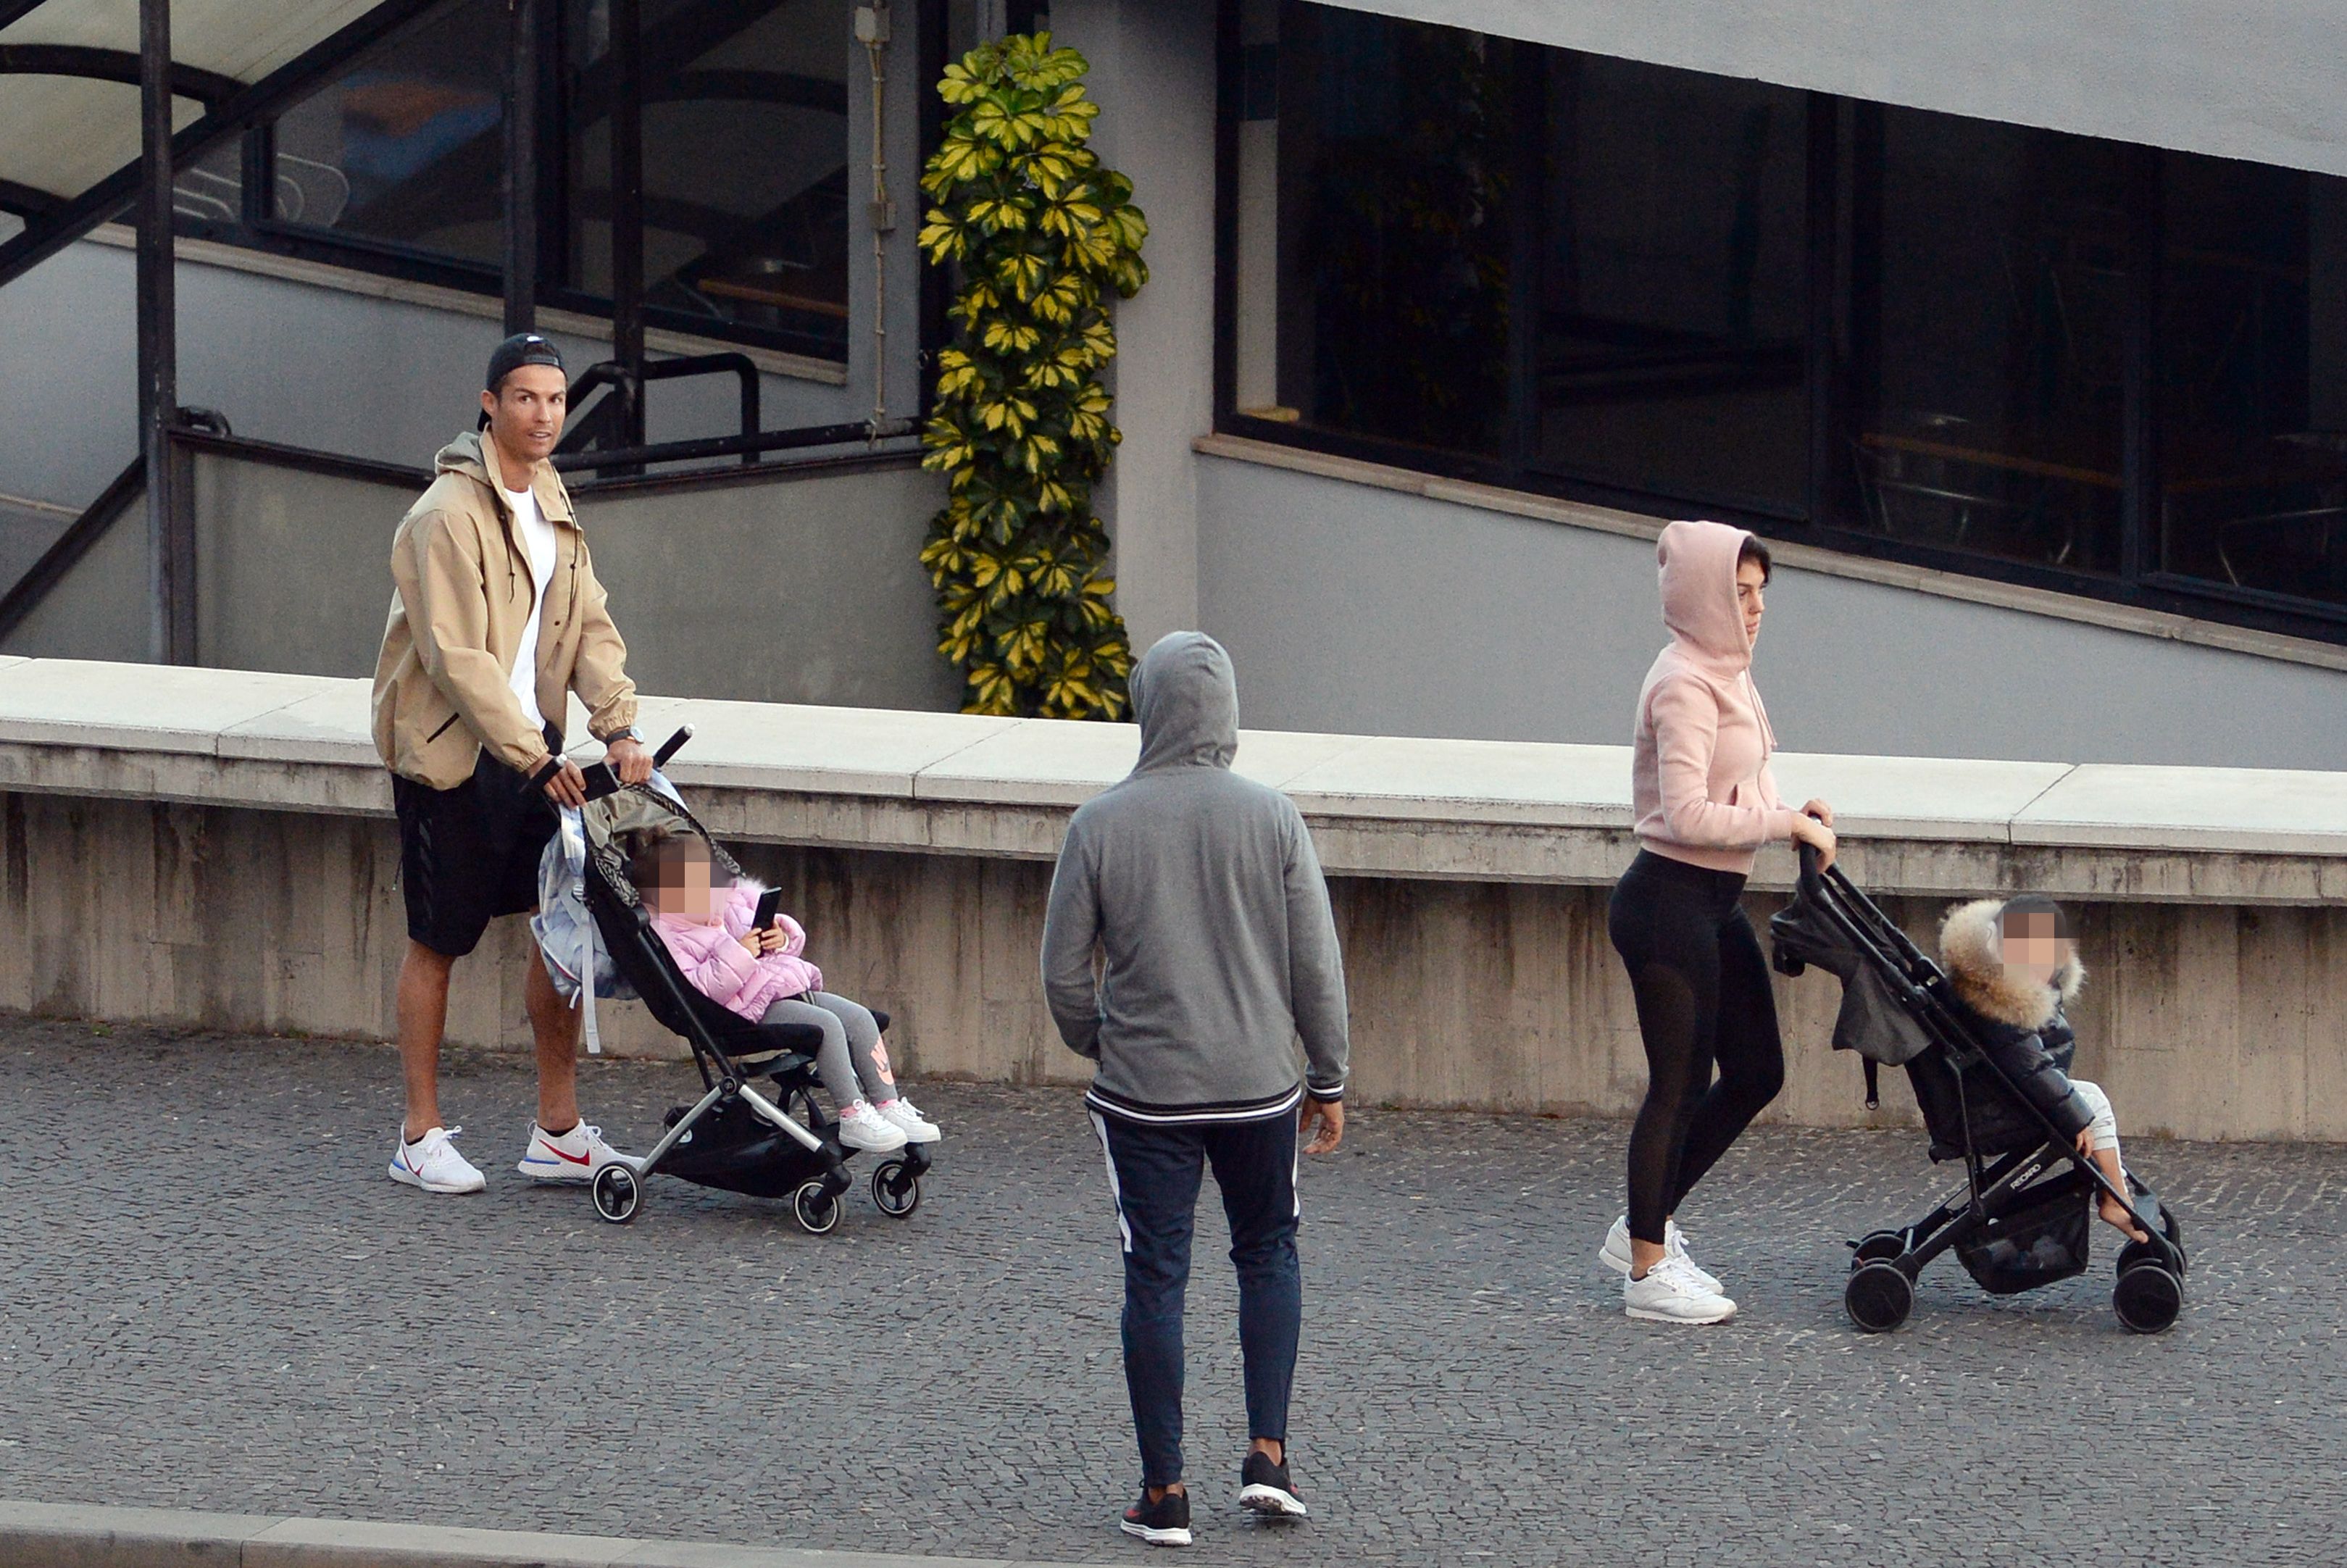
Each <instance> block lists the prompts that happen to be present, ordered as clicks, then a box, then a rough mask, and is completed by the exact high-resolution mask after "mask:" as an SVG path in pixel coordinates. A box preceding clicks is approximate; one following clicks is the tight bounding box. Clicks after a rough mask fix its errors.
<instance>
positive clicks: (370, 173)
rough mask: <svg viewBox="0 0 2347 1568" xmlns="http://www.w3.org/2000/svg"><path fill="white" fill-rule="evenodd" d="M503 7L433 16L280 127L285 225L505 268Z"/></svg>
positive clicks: (499, 3) (494, 4) (467, 7)
mask: <svg viewBox="0 0 2347 1568" xmlns="http://www.w3.org/2000/svg"><path fill="white" fill-rule="evenodd" d="M505 71H506V6H505V4H504V0H465V3H464V4H462V5H456V6H455V7H453V8H451V9H448V10H445V11H441V12H437V13H436V14H435V15H433V17H432V19H431V20H430V21H428V22H426V23H425V24H424V25H423V26H419V27H416V28H415V29H413V30H412V31H410V32H408V33H406V34H405V35H403V36H401V37H400V38H399V39H398V40H397V41H396V42H395V43H394V44H393V45H392V46H391V47H389V48H388V49H385V50H384V51H383V52H382V53H380V54H378V55H374V56H370V57H369V58H368V60H367V61H366V63H365V64H364V65H363V66H361V67H359V68H357V69H356V70H354V71H352V72H350V73H349V74H348V75H346V76H344V77H341V78H340V79H338V80H337V81H335V82H334V83H333V85H332V86H330V87H324V88H322V89H321V90H319V91H318V92H316V93H314V94H313V95H311V97H308V98H306V99H304V100H303V101H302V104H301V106H300V107H299V108H295V109H293V110H292V111H291V112H289V113H287V114H285V115H283V116H282V117H281V118H279V119H278V121H277V191H276V211H277V216H278V218H279V219H280V220H282V221H284V222H287V223H301V224H304V225H307V226H309V227H312V228H318V229H331V230H333V231H335V232H336V233H341V234H352V235H358V236H363V237H364V238H367V239H371V240H383V241H392V242H394V243H396V244H401V245H408V246H413V247H415V249H417V250H421V251H436V252H437V253H439V254H441V255H446V256H456V257H461V258H463V259H465V260H467V261H481V262H486V263H487V264H488V265H490V266H492V267H496V266H501V265H502V264H503V262H504V258H505V199H504V197H503V195H502V194H501V192H500V191H499V189H498V175H499V172H500V170H501V169H503V167H504V164H505V131H504V118H505V117H504V105H503V97H504V91H505Z"/></svg>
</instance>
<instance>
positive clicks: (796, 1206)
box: [791, 1182, 846, 1235]
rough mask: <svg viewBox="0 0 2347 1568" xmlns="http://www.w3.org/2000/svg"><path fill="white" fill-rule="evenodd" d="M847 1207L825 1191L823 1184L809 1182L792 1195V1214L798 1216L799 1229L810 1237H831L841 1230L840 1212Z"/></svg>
mask: <svg viewBox="0 0 2347 1568" xmlns="http://www.w3.org/2000/svg"><path fill="white" fill-rule="evenodd" d="M845 1206H846V1205H844V1204H841V1203H840V1201H839V1199H838V1198H837V1197H836V1196H835V1195H834V1194H830V1193H827V1192H825V1191H824V1190H823V1184H822V1183H821V1182H807V1183H805V1184H802V1185H801V1186H800V1188H799V1190H798V1191H797V1192H795V1193H794V1194H791V1213H792V1214H795V1215H797V1216H798V1222H799V1228H800V1229H801V1230H804V1231H805V1232H806V1233H807V1235H830V1234H831V1233H832V1232H833V1231H835V1230H837V1229H838V1228H839V1212H840V1210H841V1209H842V1208H843V1207H845Z"/></svg>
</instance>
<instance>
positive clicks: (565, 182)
mask: <svg viewBox="0 0 2347 1568" xmlns="http://www.w3.org/2000/svg"><path fill="white" fill-rule="evenodd" d="M465 3H466V0H446V5H441V6H436V7H433V8H431V9H429V10H427V11H425V13H424V14H423V15H419V16H417V17H415V19H414V20H413V21H411V22H410V23H408V24H407V25H406V26H403V27H401V28H399V29H398V30H397V31H396V32H395V33H393V34H392V35H390V36H387V37H385V38H384V39H383V40H382V41H381V42H380V43H379V44H377V45H376V46H374V48H373V49H370V50H369V51H367V53H366V54H365V55H363V56H360V57H359V58H357V59H355V60H353V61H351V62H348V63H347V64H346V66H345V67H344V68H345V69H346V70H349V69H356V68H359V67H362V66H364V63H365V61H366V60H367V59H368V58H369V57H371V56H374V54H375V53H377V52H379V51H381V50H384V49H389V48H393V47H396V46H397V45H398V44H399V43H400V42H401V41H402V40H403V39H405V38H406V37H408V36H411V35H412V34H413V33H414V32H415V30H416V29H418V28H420V27H423V26H427V25H429V24H430V23H431V22H432V21H433V20H434V19H436V17H438V16H440V15H443V14H444V13H445V12H446V10H448V9H449V8H452V7H453V6H455V5H460V4H465ZM562 9H563V8H562V7H561V5H559V4H554V3H551V0H549V3H548V4H545V5H540V6H539V7H538V27H539V39H538V93H537V99H538V106H537V108H538V126H537V139H538V147H539V149H541V153H542V154H544V155H543V156H541V157H540V158H539V159H538V170H537V173H538V200H537V202H536V208H537V215H538V247H537V251H538V276H537V279H536V281H535V282H536V288H537V296H538V302H539V303H540V304H541V305H544V306H546V307H548V308H549V309H554V310H564V311H570V312H573V313H578V314H581V315H588V316H592V317H596V318H598V319H601V320H609V319H610V316H611V313H612V307H613V302H612V301H611V300H610V299H609V298H608V297H605V296H603V295H600V294H595V293H591V292H588V291H586V290H583V289H579V288H577V287H574V286H573V285H572V283H571V282H570V278H569V203H570V188H569V172H568V169H569V165H568V159H567V157H557V156H553V155H552V153H551V152H549V151H548V149H556V150H559V149H565V148H567V146H568V139H567V135H568V114H569V106H568V104H567V103H566V102H565V101H564V99H565V93H564V90H563V86H564V85H563V78H562V71H561V59H562V56H561V42H562V26H563V15H562ZM907 9H908V10H912V11H914V12H915V13H916V14H917V16H916V21H917V27H918V37H917V45H918V47H919V49H920V54H921V59H922V61H923V66H924V71H925V74H927V75H928V76H929V77H930V78H931V79H934V78H935V77H936V76H937V75H940V74H942V71H943V65H942V61H941V60H940V63H939V65H938V71H937V72H928V71H927V67H928V62H929V60H930V58H931V56H932V55H933V54H934V53H936V50H935V49H933V47H932V45H931V42H930V39H931V37H932V36H933V35H937V34H938V33H939V32H941V26H932V25H931V20H932V16H933V15H938V16H940V17H941V15H942V11H943V6H942V5H941V4H938V3H937V0H916V4H915V5H911V6H908V7H907ZM843 47H844V45H843ZM940 47H941V45H940ZM925 97H934V95H925ZM276 118H277V117H275V116H272V117H271V118H269V119H267V120H264V121H262V122H261V124H259V125H257V126H255V127H254V128H251V130H248V131H246V132H245V133H244V135H243V138H242V139H241V148H240V153H239V164H240V169H241V176H242V179H241V210H240V212H239V216H238V220H237V221H235V222H233V223H230V222H223V221H221V220H218V219H207V218H195V217H190V216H188V215H185V214H182V215H181V216H180V217H179V220H178V221H177V222H176V224H175V225H174V227H175V229H176V230H177V231H178V232H179V233H181V234H183V235H186V236H188V237H189V238H191V239H200V240H211V241H220V242H223V243H227V244H231V245H239V246H241V247H243V248H245V249H247V250H254V251H265V252H268V253H271V254H274V255H280V256H288V257H292V258H295V259H298V260H302V261H315V262H319V263H322V264H323V265H328V266H337V267H345V268H349V269H351V270H352V271H354V272H372V273H374V274H376V275H378V276H381V277H389V278H396V279H399V280H400V281H402V282H413V283H428V284H433V285H436V286H438V287H441V288H452V289H458V290H462V291H464V292H467V293H474V294H481V295H485V296H487V297H488V298H491V299H496V298H499V297H502V296H503V294H504V292H505V274H504V272H503V270H502V269H501V268H499V267H497V266H494V265H491V264H489V263H487V262H484V261H472V260H468V259H466V258H464V257H460V256H453V255H450V254H448V253H446V252H445V251H429V250H426V249H425V248H423V247H421V246H415V245H406V244H402V243H400V242H399V241H390V240H382V239H377V238H374V237H371V236H367V235H361V234H351V233H345V232H342V231H336V230H333V229H330V228H324V227H321V226H319V225H315V224H305V223H301V222H297V221H289V220H284V219H281V218H279V217H277V216H276V214H275V212H274V210H273V207H274V198H275V194H276V156H277V149H276ZM846 120H847V135H848V158H847V161H848V167H849V168H850V169H851V170H853V169H854V168H855V166H856V151H857V149H856V137H857V135H858V126H859V124H860V123H861V122H859V121H858V119H857V118H856V116H855V115H854V114H850V115H848V116H847V117H846ZM921 123H922V127H923V134H922V138H921V149H922V156H923V158H924V159H926V157H927V156H928V150H929V149H930V148H931V147H932V146H933V145H934V143H935V138H934V137H932V136H931V135H930V134H929V130H928V128H929V125H930V118H929V117H928V116H926V115H925V116H924V118H923V120H922V122H921ZM867 151H868V149H867ZM856 232H857V231H856V225H855V221H854V204H853V203H851V204H850V218H849V241H850V243H851V246H852V244H853V242H854V241H855V239H856ZM925 270H926V269H925ZM851 309H852V305H851ZM926 314H927V313H925V315H926ZM938 319H939V322H940V323H941V322H942V315H941V314H940V316H939V318H938ZM643 320H644V324H645V325H646V326H647V327H651V328H656V329H659V330H661V331H665V332H670V333H678V334H680V335H682V336H689V337H693V338H700V339H705V340H708V341H710V342H714V343H739V344H743V345H744V346H747V347H751V348H758V349H764V350H767V351H770V352H773V353H776V354H790V355H793V356H794V357H796V358H799V359H802V360H806V361H810V362H813V363H817V364H835V365H838V366H840V367H841V368H842V369H846V367H847V366H848V365H849V364H850V363H851V362H852V361H853V359H854V357H855V340H856V333H857V330H858V324H857V323H858V317H856V315H854V314H851V316H850V317H849V323H848V331H847V346H846V349H845V350H844V351H843V352H842V353H841V354H840V355H839V357H838V358H836V359H834V358H831V357H830V356H828V355H825V354H814V353H811V352H810V351H809V349H808V347H807V343H806V341H805V338H804V337H803V336H798V335H794V334H792V333H783V332H776V331H774V330H773V329H771V328H767V327H763V326H759V325H757V324H756V323H747V322H735V321H731V320H727V319H724V318H722V317H715V316H706V315H700V314H697V313H690V312H685V311H678V310H673V309H670V308H668V307H665V306H662V305H659V304H655V303H651V302H649V301H648V302H646V303H645V304H644V307H643ZM863 328H864V330H866V331H868V330H869V323H863ZM922 335H923V343H922V346H921V354H922V359H923V364H924V372H925V374H927V372H928V363H927V362H928V359H929V358H930V357H931V354H932V351H933V349H934V346H935V344H936V343H937V342H938V341H941V339H940V338H939V337H938V335H937V334H935V333H931V332H930V331H929V330H928V322H927V321H926V320H925V322H924V332H923V334H922Z"/></svg>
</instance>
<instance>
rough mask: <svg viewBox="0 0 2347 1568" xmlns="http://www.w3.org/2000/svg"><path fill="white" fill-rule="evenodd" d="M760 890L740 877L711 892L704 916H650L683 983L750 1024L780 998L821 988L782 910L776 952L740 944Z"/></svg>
mask: <svg viewBox="0 0 2347 1568" xmlns="http://www.w3.org/2000/svg"><path fill="white" fill-rule="evenodd" d="M764 891H765V889H764V888H763V887H761V886H758V885H757V884H756V883H754V882H752V881H750V880H749V879H747V878H746V877H745V878H743V880H742V881H739V882H736V883H735V884H733V886H731V887H724V888H720V889H719V890H718V891H717V892H715V893H714V894H712V896H711V897H710V907H709V914H710V917H709V918H708V919H706V920H695V919H692V918H690V917H686V916H683V915H669V914H655V915H654V916H653V917H652V929H653V930H655V931H657V932H659V933H660V939H661V942H662V943H663V944H665V945H666V947H667V948H668V951H669V956H670V957H671V958H674V959H675V960H676V967H677V968H680V969H682V970H683V971H684V978H685V981H686V983H688V984H689V985H691V986H692V989H694V990H697V991H699V992H700V993H701V994H702V996H705V997H707V998H708V999H710V1000H712V1001H714V1002H722V1003H723V1004H724V1005H725V1006H726V1007H728V1008H730V1009H733V1011H735V1012H738V1013H740V1014H741V1015H742V1016H743V1018H746V1019H748V1020H751V1021H752V1022H753V1023H754V1022H756V1021H757V1020H759V1019H761V1018H764V1016H765V1013H766V1009H768V1008H769V1007H772V1006H773V1005H774V1003H776V1002H778V1001H781V1000H783V999H785V998H788V997H794V996H797V995H798V994H800V993H801V992H802V991H819V990H821V989H823V971H822V970H821V969H818V968H815V966H814V965H813V964H810V963H808V962H807V961H806V960H805V958H801V957H799V955H800V954H801V953H803V952H805V951H806V932H805V929H804V928H802V927H800V925H799V923H798V922H797V921H796V920H794V919H792V918H791V917H789V916H788V915H784V917H782V922H783V935H784V938H786V940H785V941H784V944H783V950H782V951H781V952H779V953H764V954H761V955H759V956H758V957H756V958H752V957H751V956H750V949H749V948H745V947H743V945H742V938H743V936H745V935H747V934H748V932H749V929H750V922H751V921H753V920H754V919H756V918H757V917H758V895H759V894H761V893H764Z"/></svg>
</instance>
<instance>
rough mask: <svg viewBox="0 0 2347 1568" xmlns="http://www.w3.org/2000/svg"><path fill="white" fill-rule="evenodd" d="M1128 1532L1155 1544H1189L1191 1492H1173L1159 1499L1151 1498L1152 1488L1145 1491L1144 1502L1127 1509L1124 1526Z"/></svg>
mask: <svg viewBox="0 0 2347 1568" xmlns="http://www.w3.org/2000/svg"><path fill="white" fill-rule="evenodd" d="M1119 1527H1120V1528H1121V1529H1122V1530H1123V1532H1125V1533H1126V1534H1127V1535H1138V1536H1139V1537H1141V1539H1143V1541H1146V1542H1149V1544H1151V1545H1152V1546H1187V1545H1189V1544H1190V1494H1189V1493H1188V1492H1186V1491H1169V1492H1167V1493H1166V1494H1165V1495H1164V1496H1163V1497H1161V1498H1159V1499H1158V1500H1157V1501H1155V1502H1152V1501H1149V1489H1148V1488H1147V1487H1143V1488H1142V1490H1141V1498H1140V1501H1137V1502H1135V1503H1134V1504H1133V1506H1132V1507H1131V1508H1128V1509H1126V1510H1125V1511H1124V1518H1123V1520H1122V1522H1121V1524H1120V1526H1119Z"/></svg>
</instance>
